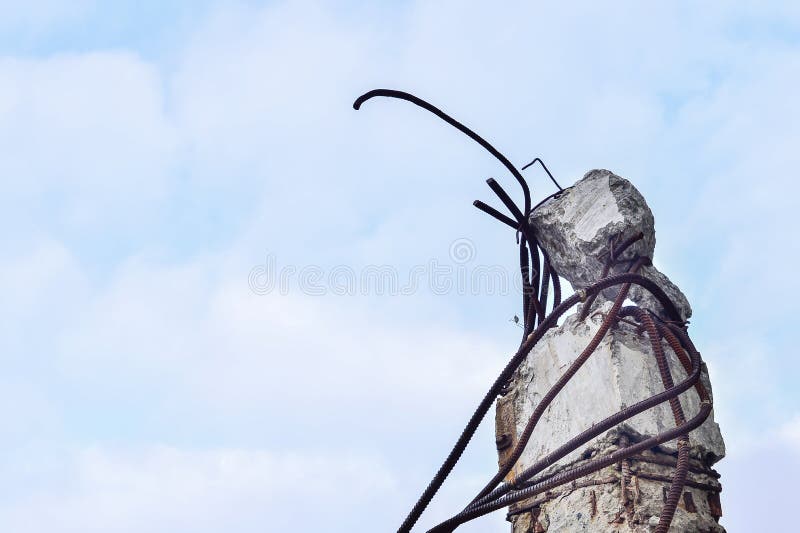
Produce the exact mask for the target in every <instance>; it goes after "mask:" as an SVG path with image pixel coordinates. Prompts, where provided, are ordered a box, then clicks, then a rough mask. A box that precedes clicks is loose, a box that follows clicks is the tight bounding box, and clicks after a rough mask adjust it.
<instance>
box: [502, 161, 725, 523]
mask: <svg viewBox="0 0 800 533" xmlns="http://www.w3.org/2000/svg"><path fill="white" fill-rule="evenodd" d="M531 220H532V223H533V225H534V227H535V230H536V232H537V235H538V237H539V239H540V243H541V245H542V247H543V248H544V250H545V251H546V252H547V253H548V255H549V257H550V259H551V262H552V263H553V265H554V266H555V268H556V270H557V271H558V273H559V274H560V275H561V276H562V277H563V278H566V279H567V280H568V281H570V283H572V285H573V287H574V288H576V289H578V288H581V287H585V286H587V285H589V284H591V283H592V282H594V281H596V280H598V279H599V278H600V277H601V274H602V271H603V265H604V263H603V258H602V254H603V253H604V252H606V251H607V246H608V243H609V241H610V239H613V238H617V237H619V235H623V236H628V235H631V234H633V233H636V232H638V231H641V232H642V233H643V234H644V238H643V239H642V240H640V241H639V242H637V243H636V244H635V245H633V246H632V247H631V249H630V251H629V252H628V253H626V254H624V257H633V256H634V255H635V254H639V255H642V256H648V257H652V254H653V251H654V247H655V231H654V228H653V215H652V213H651V212H650V210H649V208H648V207H647V204H646V203H645V201H644V198H642V196H641V194H639V192H638V191H636V189H635V188H634V187H633V186H632V185H631V184H630V182H628V181H627V180H624V179H623V178H620V177H619V176H616V175H614V174H612V173H611V172H608V171H605V170H595V171H592V172H589V173H588V174H586V176H585V177H584V178H583V179H582V180H581V181H579V182H578V183H576V184H575V185H574V186H573V187H571V188H570V189H567V190H565V192H564V193H563V194H561V195H560V196H559V197H558V198H554V199H552V200H550V201H548V202H547V203H545V204H544V205H542V206H541V207H539V208H538V209H537V210H536V211H535V212H534V213H533V214H532V216H531ZM615 269H620V270H619V271H621V269H624V265H622V267H619V266H617V267H614V268H612V273H614V272H617V271H618V270H615ZM641 273H642V274H643V275H645V276H646V277H649V278H651V279H652V280H654V281H656V282H657V283H658V284H659V285H660V286H661V287H662V288H663V289H664V290H665V291H666V292H667V294H668V295H669V296H670V297H671V298H672V299H673V301H675V303H676V305H677V307H678V310H679V312H680V313H681V314H682V315H683V317H684V318H688V317H689V316H690V314H691V308H690V307H689V303H688V301H687V300H686V298H685V296H684V295H683V293H682V292H681V291H680V289H678V287H676V286H675V285H674V284H673V283H671V282H670V281H669V280H668V278H666V276H664V275H663V274H661V273H660V272H658V271H657V270H656V269H655V268H646V269H644V270H643V271H642V272H641ZM615 296H616V289H615V290H609V291H606V293H605V294H604V298H603V297H601V298H598V301H596V302H595V304H594V305H593V307H592V309H591V310H590V312H589V314H588V316H587V318H586V319H585V320H580V318H579V312H576V313H575V314H573V315H571V316H569V317H567V318H565V319H564V321H563V323H562V325H561V326H559V327H556V328H553V329H551V330H549V331H548V332H547V333H546V334H545V335H544V337H543V338H542V339H541V341H540V342H539V343H537V344H536V345H535V346H534V348H533V350H532V351H531V352H530V354H529V355H528V357H527V358H526V360H525V361H524V362H523V363H522V365H521V366H520V367H519V368H518V369H517V371H516V372H515V374H514V378H513V382H512V386H511V388H510V392H509V393H508V394H507V395H505V396H503V397H501V398H500V399H499V400H498V403H497V412H496V432H497V438H498V442H499V443H503V445H502V448H503V449H502V450H500V451H499V455H500V457H499V459H500V461H501V462H502V461H503V459H504V456H505V455H506V454H508V453H509V452H510V450H511V449H512V448H513V446H514V445H515V444H516V442H517V439H518V436H519V435H520V434H521V433H522V431H523V429H524V428H525V425H526V424H527V422H528V419H529V418H530V416H531V414H532V412H533V410H534V408H535V407H536V405H537V404H538V402H539V401H540V400H541V398H542V397H543V396H544V395H545V393H546V392H547V391H548V390H549V389H550V388H551V387H552V385H553V384H554V383H555V382H556V381H557V380H558V378H559V377H560V376H561V375H562V374H563V372H564V370H565V369H566V368H567V367H568V366H569V365H570V364H571V363H572V362H573V361H574V360H575V359H576V358H577V357H578V356H579V355H580V353H581V352H582V351H583V349H584V348H585V347H586V346H587V345H588V344H589V342H590V340H591V339H592V337H593V336H594V334H595V333H596V332H597V330H598V328H599V327H600V323H601V322H602V321H603V319H604V318H605V316H606V315H607V314H608V312H609V310H610V308H611V302H610V301H608V299H610V298H613V297H615ZM629 298H630V299H631V300H633V301H634V302H636V303H637V304H638V305H639V306H641V307H644V308H646V309H650V310H651V311H653V312H655V313H658V314H661V313H663V310H662V309H661V308H660V305H659V304H658V303H657V302H656V301H655V300H654V299H653V298H652V297H650V296H649V294H647V293H646V291H644V290H638V291H634V290H631V292H630V293H629ZM663 344H664V352H665V354H666V355H667V357H668V359H669V361H670V369H671V371H672V374H673V377H674V379H675V381H676V382H678V381H680V380H683V379H685V377H686V373H685V372H684V370H683V367H682V366H681V365H680V363H679V362H678V361H677V358H676V356H675V354H674V353H673V352H672V350H670V349H669V348H668V346H667V345H666V343H663ZM701 380H702V382H703V384H704V385H705V387H706V389H707V390H709V391H710V390H711V387H710V383H709V380H708V374H707V371H706V369H705V367H703V368H702V372H701ZM663 390H664V385H663V384H662V381H661V377H660V373H659V370H658V365H657V362H656V358H655V356H654V354H653V349H652V346H651V344H650V340H649V339H648V338H647V336H646V335H644V334H642V333H641V332H640V331H637V328H636V326H634V325H630V324H627V323H624V322H619V323H618V324H617V325H616V326H614V327H613V328H612V329H611V330H610V331H609V332H608V334H607V335H606V336H605V338H604V339H603V340H602V342H601V343H600V345H599V346H598V348H597V349H596V350H595V353H594V354H593V355H592V356H591V357H590V358H589V360H588V361H587V362H586V363H585V364H584V366H583V367H582V368H581V369H580V370H579V371H578V372H577V373H576V374H575V376H574V377H573V378H572V380H571V381H569V382H568V383H567V385H566V386H565V388H564V389H563V390H562V391H561V393H560V394H559V395H558V397H557V398H556V400H555V401H554V402H553V403H552V404H550V406H549V407H548V409H547V410H546V411H545V413H544V415H543V416H542V418H541V420H540V421H539V423H538V425H537V427H536V430H535V431H534V432H533V436H532V437H531V439H530V441H529V442H528V444H527V446H526V448H525V451H524V453H523V455H522V456H521V457H520V459H519V461H518V462H517V464H516V466H515V468H514V470H513V471H512V472H511V473H510V474H509V479H507V480H508V481H510V480H513V479H514V477H515V476H517V475H518V474H519V473H520V472H522V471H523V470H524V469H525V468H527V467H529V466H530V465H532V464H533V463H534V462H535V461H536V460H537V459H540V458H542V457H544V456H545V455H546V454H547V453H549V452H551V451H553V450H555V449H556V448H558V447H559V446H560V445H562V444H564V443H565V442H567V441H568V440H569V439H570V438H572V437H574V436H576V435H578V434H579V433H580V432H582V431H583V430H585V429H587V428H590V427H591V426H592V424H593V423H596V422H599V421H600V420H602V419H603V418H605V417H607V416H609V415H612V414H614V413H616V412H617V411H619V410H621V409H622V408H624V407H626V406H629V405H632V404H633V403H636V402H638V401H640V400H643V399H645V398H647V397H650V396H652V395H654V394H656V393H658V392H661V391H663ZM680 402H681V404H682V407H683V410H684V412H685V413H686V417H687V418H691V417H692V416H694V415H695V414H696V413H697V412H698V410H699V409H700V399H699V397H698V395H697V394H696V393H695V390H694V389H689V390H688V391H687V392H685V393H683V394H682V395H681V396H680ZM673 427H675V421H674V419H673V416H672V413H671V411H670V408H669V405H668V404H667V403H663V404H660V405H658V406H656V407H655V408H652V409H650V410H648V411H645V412H643V413H641V414H639V415H636V416H635V417H633V418H631V419H629V420H628V421H626V422H624V423H622V424H620V425H619V426H617V427H616V428H613V429H611V430H609V431H607V432H606V433H604V434H601V435H600V436H598V437H597V438H595V439H594V440H592V441H591V442H590V443H589V444H588V445H585V446H584V447H582V448H579V449H578V450H576V451H575V452H573V453H571V454H569V455H567V456H566V457H564V458H563V459H561V460H560V461H559V462H558V463H557V464H556V465H553V466H551V467H550V468H549V469H548V470H546V471H544V472H543V473H542V474H541V475H548V474H553V473H556V472H559V471H561V470H563V469H566V468H571V467H574V466H577V465H579V464H581V463H582V462H584V461H587V460H589V459H592V458H596V457H597V456H602V455H606V454H608V453H610V452H612V451H614V450H615V449H617V448H618V447H620V446H625V445H627V443H629V442H630V443H632V442H638V441H641V440H643V439H644V438H646V437H649V436H653V435H656V434H657V433H660V432H663V431H665V430H668V429H670V428H673ZM689 443H690V470H689V475H688V478H687V483H686V485H685V487H684V489H683V494H682V495H681V498H680V500H679V504H678V508H677V510H676V512H675V515H674V518H673V520H672V526H671V528H670V531H676V532H678V531H680V532H683V531H702V532H723V531H724V529H723V528H722V527H721V526H720V525H719V524H718V520H719V517H720V516H721V514H722V512H721V509H720V503H719V493H720V490H721V485H720V482H719V475H718V474H717V473H716V472H715V471H714V470H713V469H712V465H713V464H714V463H715V462H717V461H718V460H720V459H721V458H722V457H724V455H725V445H724V442H723V440H722V436H721V434H720V430H719V426H718V425H717V424H716V423H715V422H714V420H713V412H712V414H711V416H709V418H708V419H706V421H705V422H704V423H703V424H702V425H701V426H700V427H699V428H697V429H696V430H694V431H692V432H691V433H690V434H689ZM676 455H677V449H676V442H675V441H671V442H667V443H665V444H663V445H661V446H658V447H656V448H653V449H650V450H648V451H647V452H645V453H642V454H640V455H638V456H634V457H632V458H630V459H627V460H625V461H623V462H621V463H618V464H616V465H612V466H610V467H607V468H605V469H603V470H600V471H598V472H595V473H594V474H591V475H589V476H587V477H585V478H581V479H579V480H577V481H575V482H573V483H571V484H568V485H564V486H562V487H558V488H556V489H553V490H552V491H551V492H548V493H546V494H540V495H538V496H535V497H534V498H532V499H530V500H526V501H522V502H518V503H517V504H514V505H513V506H511V508H510V510H509V511H510V513H509V515H510V520H511V521H512V524H513V532H514V533H533V532H545V531H546V532H575V531H597V532H606V531H608V532H611V531H635V532H652V531H654V530H655V527H656V525H657V524H658V520H659V515H660V513H661V509H662V507H663V505H664V501H665V498H666V494H667V491H668V489H669V486H670V482H671V480H672V476H673V473H674V465H675V463H676Z"/></svg>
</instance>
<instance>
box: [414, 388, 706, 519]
mask: <svg viewBox="0 0 800 533" xmlns="http://www.w3.org/2000/svg"><path fill="white" fill-rule="evenodd" d="M710 413H711V402H709V401H703V402H701V405H700V410H699V411H698V413H697V414H696V415H695V416H694V417H693V418H692V419H690V420H689V421H687V422H686V423H685V424H683V425H681V426H679V427H675V428H672V429H670V430H667V431H664V432H662V433H659V434H658V435H655V436H653V437H649V438H647V439H644V440H642V441H640V442H637V443H636V444H632V445H630V446H627V447H625V448H620V449H619V450H616V451H614V452H612V453H610V454H608V455H605V456H603V457H599V458H597V459H593V460H591V461H588V462H586V463H584V464H582V465H580V466H577V467H575V468H571V469H569V470H564V471H561V472H559V473H557V474H555V475H554V476H552V477H551V478H549V479H547V480H546V481H542V482H541V483H537V484H535V485H532V486H530V487H527V488H525V489H522V490H519V491H514V492H511V493H509V494H506V495H505V496H502V497H500V498H497V499H496V500H493V501H491V502H489V503H486V504H483V505H480V506H477V507H474V508H472V509H470V510H469V511H466V512H464V515H463V516H457V517H453V518H451V519H449V520H447V521H445V522H442V523H441V524H439V525H437V526H435V527H433V528H432V529H429V530H428V533H445V532H452V531H454V530H455V529H456V528H457V527H458V526H459V525H461V524H463V523H465V522H468V521H470V520H473V519H475V518H478V517H480V516H483V515H486V514H489V513H491V512H492V511H496V510H498V509H501V508H503V507H506V506H508V505H511V504H513V503H516V502H518V501H522V500H525V499H528V498H530V497H532V496H536V495H537V494H541V493H542V492H545V491H548V490H550V489H553V488H555V487H558V486H560V485H564V484H566V483H569V482H570V481H574V480H576V479H579V478H581V477H583V476H586V475H588V474H591V473H592V472H597V471H598V470H601V469H603V468H605V467H607V466H610V465H612V464H614V463H618V462H619V461H621V460H623V459H625V458H627V457H630V456H632V455H635V454H637V453H640V452H643V451H645V450H648V449H650V448H653V447H654V446H658V445H660V444H663V443H665V442H668V441H671V440H674V439H676V438H677V437H680V436H682V435H685V434H687V433H689V432H690V431H692V430H694V429H697V428H698V427H699V426H700V424H702V423H703V422H704V421H705V419H706V418H708V415H709V414H710Z"/></svg>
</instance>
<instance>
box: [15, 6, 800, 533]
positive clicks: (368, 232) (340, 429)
mask: <svg viewBox="0 0 800 533" xmlns="http://www.w3.org/2000/svg"><path fill="white" fill-rule="evenodd" d="M734 4H735V5H734ZM798 84H800V8H799V7H798V4H797V3H794V2H747V1H744V2H737V3H729V2H716V1H711V2H704V3H702V5H698V4H697V3H693V2H682V1H678V2H671V3H664V4H655V5H654V4H652V3H648V4H646V5H645V4H643V3H640V2H633V1H630V2H625V1H623V2H618V3H615V4H614V5H613V7H609V6H607V5H603V6H600V5H598V4H597V3H595V2H573V3H570V4H569V5H566V4H558V5H556V4H554V3H543V2H522V1H519V2H514V1H512V2H504V3H502V5H493V6H492V5H489V4H487V3H481V2H472V1H454V0H453V1H418V2H400V1H396V2H384V3H376V2H359V1H355V0H348V1H342V2H313V1H275V2H255V1H253V2H225V1H211V0H202V1H195V2H177V1H176V2H150V1H146V2H141V1H138V2H132V1H127V0H123V1H118V2H99V1H92V0H72V1H70V2H65V1H60V0H30V1H28V2H13V3H12V2H5V1H3V2H0V176H1V177H0V180H2V189H1V190H2V194H0V227H3V228H4V231H3V232H2V233H0V239H2V240H1V241H0V244H1V245H0V290H2V294H3V298H2V299H0V362H2V368H3V370H2V372H0V421H2V423H0V452H1V453H0V479H2V480H3V484H2V486H0V530H2V531H19V532H37V533H38V532H85V533H91V532H141V531H151V532H155V533H158V532H167V531H170V532H173V531H192V532H218V531H223V530H224V531H238V532H243V533H246V532H250V531H253V532H255V531H259V532H263V531H270V532H272V531H275V532H282V531H300V532H305V531H308V532H311V531H320V530H323V529H324V530H325V531H328V532H332V533H338V532H352V531H392V530H393V528H396V527H397V526H398V525H399V523H400V521H401V520H402V518H403V517H404V516H405V513H406V512H407V510H408V509H409V508H410V506H411V504H412V503H413V502H414V501H415V499H416V497H417V496H418V495H419V493H420V492H421V491H422V489H423V488H424V486H425V485H426V484H427V482H428V480H429V478H430V476H431V475H432V474H433V473H434V472H435V470H436V468H438V465H439V464H440V462H441V460H442V459H443V457H444V456H445V454H446V452H447V451H448V450H449V447H450V445H451V444H452V442H454V440H455V438H456V437H457V435H458V434H459V432H460V430H461V427H462V426H463V424H464V423H465V421H466V420H467V418H468V417H469V415H470V414H471V412H472V410H473V409H474V407H475V406H476V405H477V403H478V401H479V399H480V398H481V397H482V395H483V393H484V392H485V390H486V389H487V388H488V386H489V385H490V383H491V382H492V380H493V379H494V376H496V374H497V373H498V372H499V370H500V369H501V368H502V367H503V365H504V364H505V362H506V361H507V359H508V358H509V357H510V355H511V354H512V353H513V351H514V349H515V348H516V345H517V343H518V341H519V330H518V329H517V328H516V327H515V326H514V324H513V323H510V322H509V318H510V317H512V316H513V315H514V314H515V313H519V305H518V304H519V301H518V300H519V299H518V298H517V294H516V293H515V292H514V287H513V283H512V282H513V279H511V278H512V276H511V274H508V273H511V272H513V269H514V261H515V258H516V254H517V251H516V248H515V245H514V242H513V239H514V236H513V235H512V233H513V232H510V231H506V228H503V227H501V225H500V224H498V223H497V222H496V221H494V220H492V219H491V218H489V217H487V216H486V215H484V214H482V213H480V212H478V211H477V210H476V209H474V208H473V207H472V205H471V203H472V201H473V200H475V199H482V200H484V201H487V200H491V194H490V191H489V189H488V188H487V187H486V185H485V183H484V180H485V179H486V178H488V177H490V176H491V177H495V178H496V179H498V181H500V182H501V183H503V184H504V185H506V189H507V190H509V191H512V192H513V194H514V195H515V196H519V194H518V191H517V189H516V188H515V187H516V186H515V184H514V182H513V178H511V176H509V175H508V173H507V172H506V171H505V169H504V168H503V167H502V166H501V165H499V164H498V163H497V162H496V161H495V160H493V159H492V158H491V157H490V156H489V154H487V153H486V152H484V151H482V150H481V148H480V147H478V146H477V145H475V144H474V143H472V142H471V141H470V140H469V139H467V138H466V137H464V136H463V135H461V134H459V133H458V132H456V131H455V130H453V129H452V128H448V127H447V126H446V125H445V124H444V123H442V122H440V121H438V120H437V119H435V117H433V116H431V115H428V114H426V113H424V112H422V111H421V110H418V109H415V108H412V107H411V106H410V105H409V104H407V103H403V102H397V101H375V102H369V103H368V104H366V105H365V106H364V107H363V108H362V110H361V111H359V112H355V111H354V110H353V109H352V107H351V105H352V101H353V100H354V99H355V97H356V96H358V95H359V94H361V93H363V92H365V91H367V90H370V89H373V88H377V87H385V88H395V89H402V90H406V91H410V92H413V93H414V94H417V95H419V96H421V97H423V98H425V99H427V100H428V101H430V102H432V103H434V104H435V105H438V106H440V107H442V108H443V109H445V110H447V111H448V112H449V113H450V114H452V115H453V116H455V117H456V118H458V119H460V120H461V121H463V122H465V123H466V124H468V125H469V126H471V127H472V128H473V129H475V130H476V131H478V132H479V133H480V134H482V135H483V136H485V137H486V138H487V139H489V140H490V141H491V142H492V143H493V144H495V146H497V147H498V148H499V149H500V150H501V151H502V152H503V153H504V154H506V155H507V156H508V157H509V158H510V159H511V161H513V162H514V163H515V164H517V165H522V164H524V163H526V162H528V161H529V160H531V159H533V158H534V157H537V156H538V157H541V158H543V159H544V161H545V162H546V163H547V164H548V166H549V167H550V169H551V170H552V172H553V173H554V175H555V176H556V178H557V179H558V180H559V181H560V182H561V184H562V185H569V184H572V183H574V182H575V181H576V180H577V179H579V178H580V177H581V176H582V175H583V174H584V173H585V172H587V171H588V170H591V169H593V168H606V169H610V170H612V171H614V172H615V173H617V174H619V175H621V176H623V177H626V178H628V179H630V180H631V181H632V182H633V183H634V185H635V186H636V187H637V188H638V189H639V190H640V191H642V193H643V194H644V196H645V198H647V201H648V204H649V205H650V207H651V209H652V210H653V213H654V215H655V219H656V229H657V238H658V245H657V247H656V253H655V257H654V260H655V263H656V264H657V265H658V267H659V269H660V270H661V271H663V272H665V273H666V274H668V275H669V276H670V278H671V279H672V280H673V281H675V282H676V283H677V284H678V285H679V286H680V287H681V288H682V289H683V291H684V292H685V293H686V294H687V296H688V298H689V300H690V302H691V303H692V305H693V308H694V316H693V317H692V323H691V326H690V333H691V335H692V337H693V339H694V341H695V343H696V344H697V345H698V347H699V348H700V350H701V352H702V354H703V357H704V359H705V361H706V362H707V364H708V367H709V372H710V375H711V379H712V383H713V386H714V398H715V417H716V420H717V421H718V422H719V423H720V426H721V428H722V432H723V435H724V437H725V439H726V445H727V452H728V456H727V457H726V458H725V459H724V460H723V461H722V462H721V463H719V465H718V469H719V471H720V472H721V473H722V475H723V477H722V481H723V486H724V491H723V493H722V503H723V511H724V513H725V516H724V517H723V519H722V523H723V525H725V526H726V528H727V529H728V531H730V532H737V531H754V530H760V531H770V530H772V531H779V530H785V529H786V527H787V525H786V522H787V521H788V520H790V519H791V516H792V514H791V512H787V513H780V512H774V510H775V509H777V508H781V506H784V508H788V509H793V504H794V501H793V499H792V498H791V494H792V492H793V489H794V482H793V479H797V477H798V476H799V475H800V402H799V401H798V400H800V392H798V389H797V386H796V380H797V376H798V371H800V360H798V358H797V357H796V348H795V345H794V343H793V334H792V333H791V332H792V331H795V326H794V324H795V321H796V319H795V318H794V317H793V316H792V313H793V311H794V310H795V306H794V304H793V302H795V301H796V295H797V294H798V291H799V290H800V282H798V277H797V276H796V274H795V268H794V267H793V265H794V264H795V263H796V262H797V261H800V250H798V244H797V242H798V241H797V230H798V224H797V222H796V220H797V219H796V215H797V212H798V208H800V202H798V195H800V186H798V180H797V179H796V176H795V175H794V174H795V172H796V169H797V168H799V167H800V150H798V149H797V147H798V143H799V141H800V130H799V129H798V127H797V124H798V123H800V100H798V99H797V97H796V94H795V93H796V87H797V85H798ZM526 176H527V178H528V180H529V182H530V183H531V184H532V188H533V196H534V200H535V201H536V200H537V199H540V198H543V197H544V196H546V195H547V194H549V193H551V192H552V190H553V186H552V185H551V184H550V183H548V181H547V179H546V177H545V176H544V175H543V174H542V173H541V171H539V170H536V169H533V168H532V169H530V170H528V171H526ZM476 271H477V272H487V271H488V272H501V273H507V274H508V279H507V281H508V283H507V286H503V284H502V283H500V284H496V285H489V284H480V283H477V284H476V283H472V282H471V281H470V280H473V279H474V273H475V272H476ZM434 272H436V273H438V274H436V277H435V279H434V276H433V275H432V273H434ZM387 276H388V277H387ZM387 279H388V280H389V282H388V283H384V282H386V280H387ZM376 280H377V281H376ZM465 280H466V283H464V281H465ZM489 418H490V420H489V421H488V422H487V423H485V424H484V425H483V426H482V427H481V429H480V430H479V432H478V434H477V435H476V437H475V438H474V441H473V443H472V445H471V447H470V448H469V450H468V452H467V453H466V454H465V456H464V459H463V462H462V464H460V465H459V466H458V467H457V468H456V470H455V471H454V473H453V476H452V478H451V479H450V480H448V482H447V483H446V484H445V486H444V487H443V489H442V490H441V492H440V494H439V495H438V496H437V499H436V500H435V502H434V504H432V506H431V507H430V509H429V511H428V512H427V513H426V514H425V515H424V516H423V518H422V520H421V521H420V526H421V527H420V530H424V529H423V528H424V526H426V525H428V526H430V525H432V524H433V523H434V522H436V520H437V519H441V518H444V517H445V516H447V515H449V514H450V513H452V512H454V511H456V510H458V509H459V508H460V507H462V506H463V505H464V504H465V503H466V501H467V499H468V498H469V497H470V496H471V495H473V494H474V493H475V492H476V491H477V489H479V488H480V487H481V486H482V485H483V482H484V481H485V480H486V479H487V478H488V477H489V476H490V475H491V473H493V472H494V469H495V468H496V463H495V459H496V455H495V453H496V452H495V450H494V443H493V428H492V427H491V425H492V422H491V418H492V417H489ZM503 515H504V513H502V512H500V513H495V514H494V515H491V516H489V517H486V518H484V519H482V520H480V521H477V522H475V523H473V524H470V525H468V526H464V527H463V530H464V531H481V532H485V531H488V532H501V531H507V530H508V525H507V523H506V522H505V521H504V516H503Z"/></svg>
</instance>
